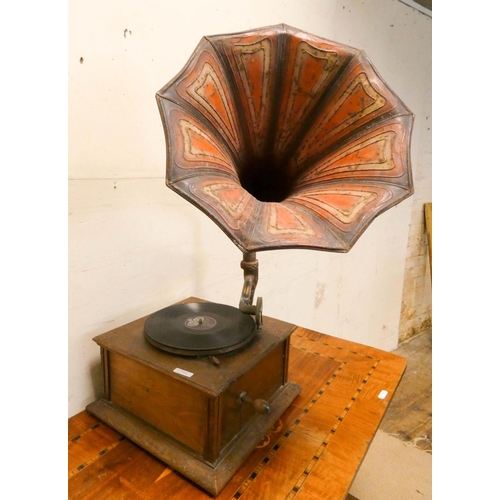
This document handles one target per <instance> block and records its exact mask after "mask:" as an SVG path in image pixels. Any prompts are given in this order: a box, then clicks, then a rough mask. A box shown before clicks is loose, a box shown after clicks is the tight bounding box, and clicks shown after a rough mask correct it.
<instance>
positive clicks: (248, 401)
mask: <svg viewBox="0 0 500 500" xmlns="http://www.w3.org/2000/svg"><path fill="white" fill-rule="evenodd" d="M157 102H158V106H159V109H160V114H161V118H162V122H163V126H164V130H165V138H166V148H167V175H166V183H167V186H168V187H170V188H171V189H172V190H174V191H175V192H177V193H178V194H179V195H181V196H182V197H184V198H185V199H186V200H187V201H189V202H191V203H192V204H194V205H195V206H196V207H198V208H199V209H200V210H202V211H203V212H204V213H205V214H206V215H207V216H208V217H209V218H210V219H212V220H213V221H214V222H215V223H216V224H217V225H218V226H219V227H220V229H221V230H223V231H224V232H225V233H226V235H227V236H228V237H229V238H230V239H231V240H232V241H233V243H234V244H235V245H236V246H237V247H238V248H239V249H240V250H241V251H242V254H243V258H242V261H241V267H242V269H243V289H242V293H241V297H240V299H239V303H238V306H237V307H233V306H230V305H225V304H217V303H211V302H204V301H201V300H199V299H194V298H192V299H187V300H185V301H183V302H181V303H179V304H174V305H171V306H168V307H166V308H164V309H161V310H160V311H157V312H156V313H154V314H152V315H150V316H149V317H145V318H141V319H139V320H137V321H134V322H132V323H130V324H128V325H125V326H123V327H120V328H118V329H116V330H112V331H110V332H108V333H105V334H103V335H99V336H98V337H96V338H95V339H94V340H95V341H96V343H97V344H98V345H99V346H100V347H101V359H102V365H103V372H104V397H103V398H102V399H101V400H99V401H97V402H95V403H92V404H91V405H89V406H88V407H87V409H88V411H89V412H91V413H92V414H94V415H95V416H97V417H98V418H100V419H101V420H103V421H104V422H106V423H107V424H108V425H110V426H111V427H113V428H114V429H116V430H117V431H118V432H120V433H122V434H123V435H125V436H126V437H127V438H129V439H130V440H132V441H134V442H136V443H137V444H139V445H140V446H142V447H143V448H144V449H146V450H148V451H149V452H150V453H152V454H153V455H155V456H157V457H158V458H160V459H161V460H163V461H164V462H166V463H167V464H169V465H170V466H171V467H172V468H174V469H176V470H177V471H179V472H180V473H182V474H184V475H185V476H186V477H188V478H189V479H191V480H192V481H194V482H195V483H196V484H198V485H199V486H201V487H202V488H204V489H205V490H207V491H208V492H209V493H211V494H212V495H217V494H218V493H219V492H220V491H221V489H222V488H223V487H224V485H225V484H226V483H227V482H228V481H229V479H230V478H231V477H232V476H233V475H234V473H235V472H236V471H237V470H238V468H239V467H240V466H241V464H242V463H243V462H244V460H245V459H246V458H247V457H248V455H249V454H250V453H251V452H252V450H253V449H254V448H255V447H256V446H257V445H258V443H259V441H260V440H261V439H262V438H263V436H264V435H265V433H266V432H267V430H268V429H269V428H270V427H271V426H272V425H273V424H274V423H275V422H276V421H277V420H278V419H279V417H280V416H281V415H282V413H283V412H284V411H285V410H286V409H287V408H288V407H289V406H290V405H291V404H292V402H293V400H294V399H295V397H296V396H297V395H298V394H299V393H300V387H299V386H298V385H297V384H294V383H293V382H291V381H289V380H288V368H287V367H288V352H289V342H290V335H291V334H292V333H293V331H294V329H295V326H294V325H291V324H289V323H286V322H283V321H278V320H276V319H272V318H269V317H266V316H263V301H262V298H260V297H259V298H257V300H256V301H255V302H254V295H255V289H256V286H257V282H258V260H257V258H256V253H257V252H258V251H263V250H273V249H284V248H308V249H312V250H323V251H332V252H347V251H349V249H350V248H351V247H352V245H354V243H355V242H356V241H357V239H358V238H359V237H360V235H361V234H362V233H363V231H364V230H365V229H366V227H367V226H368V225H369V224H370V222H371V221H372V220H373V219H374V218H375V217H376V216H377V215H379V214H381V213H382V212H384V211H385V210H387V209H389V208H391V207H392V206H394V205H396V204H397V203H399V202H401V201H402V200H403V199H405V198H407V197H408V196H410V195H411V194H412V193H413V186H412V177H411V169H410V158H409V143H410V134H411V128H412V124H413V115H412V113H411V112H410V111H409V110H408V108H406V106H405V105H404V104H403V103H402V102H401V100H400V99H399V98H398V97H397V96H396V95H395V94H394V93H393V92H392V91H391V90H390V89H389V87H388V86H387V84H386V83H385V82H384V81H383V80H382V79H381V77H380V76H379V75H378V73H377V72H376V70H375V69H374V67H373V66H372V64H371V63H370V61H369V60H368V58H367V57H366V55H365V54H364V53H363V52H362V51H359V50H357V49H354V48H352V47H348V46H345V45H342V44H339V43H335V42H332V41H329V40H325V39H322V38H319V37H316V36H314V35H311V34H308V33H305V32H303V31H300V30H297V29H295V28H291V27H289V26H286V25H279V26H271V27H266V28H260V29H256V30H252V31H248V32H244V33H235V34H229V35H217V36H208V37H204V38H203V39H202V40H201V42H200V43H199V45H198V47H197V48H196V50H195V51H194V53H193V55H192V56H191V58H190V59H189V61H188V62H187V64H186V66H185V67H184V68H183V69H182V71H181V72H180V73H179V74H178V75H177V76H176V77H175V78H174V79H173V80H172V81H171V82H169V83H168V84H167V85H165V86H164V87H163V88H162V89H161V90H160V91H159V92H158V93H157Z"/></svg>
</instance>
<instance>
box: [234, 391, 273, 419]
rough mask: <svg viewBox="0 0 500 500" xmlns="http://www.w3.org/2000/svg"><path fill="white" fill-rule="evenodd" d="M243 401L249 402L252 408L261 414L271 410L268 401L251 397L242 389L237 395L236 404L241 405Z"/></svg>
mask: <svg viewBox="0 0 500 500" xmlns="http://www.w3.org/2000/svg"><path fill="white" fill-rule="evenodd" d="M243 401H244V402H245V403H250V404H251V405H252V406H253V409H254V410H255V411H256V412H258V413H261V414H262V415H266V414H267V413H269V412H270V411H271V407H270V406H269V403H268V402H267V401H266V400H264V399H252V398H251V397H250V396H249V395H248V394H247V393H246V392H245V391H243V392H242V393H241V394H240V395H239V396H238V404H239V405H241V404H243Z"/></svg>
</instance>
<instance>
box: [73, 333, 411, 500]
mask: <svg viewBox="0 0 500 500" xmlns="http://www.w3.org/2000/svg"><path fill="white" fill-rule="evenodd" d="M290 340H291V346H290V366H289V380H291V381H292V382H295V383H297V384H299V385H300V386H301V387H302V392H301V393H300V395H299V396H298V397H297V398H296V399H295V400H294V402H293V404H292V405H291V406H290V407H289V408H288V410H286V412H285V413H284V414H283V416H282V417H281V418H280V419H279V420H278V421H277V422H276V423H275V425H274V427H273V428H272V429H271V431H270V432H269V433H268V434H267V435H266V436H265V438H264V439H263V440H262V442H261V443H260V445H259V446H258V447H257V448H256V449H255V450H254V451H253V453H252V454H251V455H250V456H249V458H248V459H247V460H246V462H245V463H244V465H243V466H242V467H241V468H240V469H239V470H238V472H237V473H236V474H235V475H234V476H233V478H232V479H231V480H230V481H229V483H228V484H227V485H226V487H225V488H224V489H223V490H222V492H221V493H220V494H219V495H218V497H217V499H220V500H232V499H242V500H250V499H252V500H255V499H261V500H281V499H283V500H291V499H294V500H295V499H296V500H306V499H307V500H309V499H310V500H313V499H314V500H324V499H331V500H336V499H339V500H340V499H344V498H346V497H347V495H348V491H349V488H350V486H351V483H352V481H353V480H354V477H355V475H356V473H357V471H358V469H359V467H360V465H361V463H362V461H363V458H364V456H365V454H366V452H367V451H368V447H369V446H370V443H371V441H372V439H373V437H374V435H375V432H376V431H377V428H378V426H379V424H380V421H381V420H382V417H383V416H384V413H385V411H386V409H387V407H388V405H389V402H390V400H391V398H392V396H393V394H394V392H395V390H396V388H397V386H398V383H399V381H400V379H401V377H402V376H403V373H404V370H405V367H406V360H405V359H404V358H402V357H399V356H396V355H394V354H391V353H388V352H385V351H381V350H379V349H374V348H372V347H368V346H364V345H361V344H357V343H354V342H350V341H346V340H343V339H339V338H336V337H331V336H329V335H323V334H321V333H318V332H314V331H312V330H307V329H305V328H301V327H298V328H297V329H296V330H295V331H294V333H293V334H292V336H291V338H290ZM68 433H69V436H68V448H69V449H68V467H69V471H68V476H69V483H68V492H69V495H68V498H69V499H71V500H73V499H75V500H76V499H115V498H119V499H123V500H128V499H130V500H132V499H152V500H153V499H154V500H163V499H165V500H166V499H168V500H186V499H189V500H196V499H208V498H212V497H211V496H210V495H209V494H208V493H206V492H205V491H203V490H201V489H200V488H199V487H197V486H196V485H195V484H194V483H192V482H190V481H189V480H187V479H185V478H184V477H183V476H181V475H180V474H178V473H177V472H175V471H174V470H172V469H171V468H170V467H168V466H167V465H165V464H164V463H162V462H161V461H160V460H158V459H156V458H155V457H153V456H152V455H150V454H149V453H148V452H146V451H144V450H142V449H141V448H139V447H138V446H136V445H135V444H134V443H132V442H130V441H129V440H127V439H126V438H124V437H123V436H121V435H120V434H118V433H117V432H116V431H114V430H112V429H111V428H110V427H108V426H107V425H105V424H104V423H102V422H100V421H99V420H97V419H96V418H94V417H93V416H91V415H90V414H89V413H87V412H86V411H84V412H81V413H79V414H78V415H75V416H74V417H72V418H70V419H69V425H68Z"/></svg>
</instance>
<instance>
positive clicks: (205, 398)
mask: <svg viewBox="0 0 500 500" xmlns="http://www.w3.org/2000/svg"><path fill="white" fill-rule="evenodd" d="M193 300H196V299H189V301H193ZM146 319H147V318H146V317H145V318H141V319H139V320H137V321H134V322H132V323H129V324H128V325H125V326H123V327H120V328H117V329H115V330H112V331H110V332H107V333H104V334H102V335H99V336H98V337H96V338H95V339H94V340H95V342H97V344H99V346H100V347H101V358H102V364H103V372H104V383H105V394H104V397H103V398H102V399H101V400H99V401H97V402H94V403H92V404H90V405H89V406H88V407H87V410H88V411H89V412H90V413H92V414H93V415H95V416H96V417H98V418H100V419H101V420H103V421H104V422H105V423H107V424H108V425H110V426H111V427H113V428H114V429H115V430H117V431H118V432H120V433H121V434H123V435H124V436H126V437H127V438H129V439H130V440H131V441H134V442H135V443H137V444H139V445H140V446H141V447H142V448H144V449H146V450H147V451H149V452H150V453H152V454H153V455H155V456H156V457H158V458H159V459H161V460H163V461H164V462H166V463H167V464H169V465H171V466H172V467H173V468H174V469H176V470H178V471H179V472H181V473H182V474H184V475H185V476H186V477H188V478H190V479H192V480H193V481H194V482H196V483H197V484H199V485H200V486H202V487H203V488H204V489H206V490H207V491H208V492H210V493H212V494H214V495H217V494H218V493H219V492H220V490H221V488H222V487H223V486H224V485H225V484H226V483H227V481H228V480H229V479H230V478H231V477H232V475H233V474H234V473H235V472H236V470H237V469H238V468H239V467H240V466H241V464H242V463H243V461H244V460H245V459H246V458H247V456H248V455H249V454H250V453H251V452H252V450H253V449H254V448H255V446H257V444H258V443H259V441H260V440H261V439H262V436H263V435H264V434H265V433H266V431H267V430H268V429H269V428H270V427H271V426H272V425H273V424H274V423H275V422H276V421H277V420H278V418H279V417H280V416H281V414H282V413H283V412H284V411H285V410H286V408H288V406H289V405H290V404H291V403H292V401H293V400H294V399H295V397H296V396H297V395H298V394H299V392H300V387H299V386H298V385H296V384H293V383H291V382H289V381H288V373H287V367H288V350H289V337H290V334H291V333H292V332H293V330H294V329H295V326H293V325H291V324H289V323H285V322H282V321H278V320H275V319H271V318H265V321H264V325H265V326H263V327H262V329H261V330H260V331H259V332H258V333H257V334H256V336H255V338H254V339H253V341H252V342H251V343H250V344H249V345H248V346H246V347H245V348H244V349H241V350H239V351H237V352H233V353H227V354H224V355H223V356H220V357H219V358H218V360H219V363H220V364H219V365H216V364H214V363H213V362H212V361H211V359H210V358H208V357H202V358H196V357H184V356H177V355H173V354H167V353H165V352H162V351H160V350H158V349H156V348H155V347H153V346H152V345H150V344H149V343H148V342H147V341H146V339H145V337H144V323H145V321H146ZM245 394H246V397H245V399H243V397H242V395H245ZM250 400H253V401H254V404H252V401H250ZM261 400H265V401H266V402H268V403H269V407H270V411H269V412H268V413H265V412H264V413H259V411H257V410H256V409H255V407H254V405H255V406H257V407H258V405H259V404H261V403H262V401H261Z"/></svg>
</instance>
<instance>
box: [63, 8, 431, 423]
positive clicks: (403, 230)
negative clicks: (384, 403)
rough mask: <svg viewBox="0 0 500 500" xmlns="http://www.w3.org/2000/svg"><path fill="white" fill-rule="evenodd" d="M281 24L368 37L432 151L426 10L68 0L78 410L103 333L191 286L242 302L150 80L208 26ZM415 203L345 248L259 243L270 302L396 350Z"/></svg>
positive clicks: (162, 78) (229, 260) (174, 68)
mask: <svg viewBox="0 0 500 500" xmlns="http://www.w3.org/2000/svg"><path fill="white" fill-rule="evenodd" d="M282 22H283V23H286V24H289V25H291V26H294V27H297V28H300V29H303V30H305V31H309V32H311V33H313V34H316V35H319V36H323V37H325V38H329V39H331V40H335V41H338V42H341V43H346V44H348V45H351V46H354V47H356V48H360V49H364V50H365V51H366V53H367V54H368V56H369V57H370V59H371V60H372V62H373V63H374V65H375V66H376V68H377V69H378V70H379V71H380V73H381V74H382V76H383V77H384V79H385V80H386V81H387V82H388V83H389V85H390V86H391V87H392V89H393V90H394V91H395V92H396V93H397V94H398V95H399V96H400V97H401V98H402V100H403V101H404V102H405V103H406V104H407V106H409V108H410V109H412V111H413V112H414V113H415V114H416V126H415V133H414V135H413V144H412V151H413V157H414V158H415V157H417V158H420V157H422V155H421V154H420V151H421V149H422V148H423V147H424V142H426V139H425V138H424V137H423V135H422V127H419V126H418V124H419V121H420V120H421V119H422V117H421V116H420V113H421V110H422V109H424V108H425V106H426V99H427V100H428V99H429V95H428V94H426V92H425V89H426V88H428V87H429V84H428V79H429V78H430V69H429V68H430V63H431V55H430V47H429V45H430V44H429V41H430V33H431V22H430V19H429V18H428V17H426V16H424V15H422V14H420V13H418V12H417V11H415V10H414V9H412V8H410V7H408V6H406V5H404V4H402V3H401V2H399V1H397V0H373V1H369V0H364V1H356V0H343V1H334V0H309V1H308V2H304V1H303V0H286V1H285V0H253V1H252V2H234V1H229V0H219V1H212V2H202V1H199V0H183V1H182V2H173V1H172V2H167V1H159V0H149V1H146V0H143V1H140V2H139V1H133V0H120V1H117V0H109V1H107V2H101V1H97V0H85V1H83V0H70V2H69V64H68V66H69V342H68V347H69V358H68V362H69V381H68V383H69V415H70V416H71V415H73V414H75V413H77V412H79V411H81V410H83V409H84V407H85V406H86V405H87V404H88V403H90V402H91V401H93V400H94V399H95V398H96V397H97V396H98V395H99V394H100V377H101V372H100V367H99V348H98V347H97V345H96V344H95V343H94V342H93V341H92V338H93V337H94V336H96V335H98V334H101V333H104V332H106V331H108V330H110V329H112V328H114V327H117V326H120V325H123V324H125V323H127V322H129V321H132V320H134V319H137V318H139V317H141V316H143V315H145V314H148V313H151V312H153V311H155V310H158V309H160V308H162V307H165V306H167V305H170V304H172V303H173V302H175V301H177V300H180V299H182V298H185V297H188V296H198V297H201V298H204V299H208V300H212V301H216V302H221V303H227V304H230V305H237V303H238V300H239V296H240V292H241V286H242V271H241V269H240V267H239V262H240V260H241V254H240V252H239V250H238V249H237V248H236V247H235V246H234V245H233V244H232V243H231V241H230V240H229V239H228V238H227V237H226V236H225V235H224V234H223V233H222V231H220V230H219V229H218V228H217V227H216V226H215V224H214V223H213V222H212V221H211V220H210V219H208V218H207V217H206V216H204V215H203V214H202V213H201V212H199V211H198V210H197V209H196V208H194V207H193V206H192V205H190V204H189V203H188V202H186V201H184V200H183V199H182V198H181V197H179V196H178V195H176V194H175V193H173V192H172V191H170V190H169V189H168V188H166V187H165V185H164V177H165V144H164V136H163V129H162V125H161V120H160V116H159V113H158V109H157V105H156V102H155V93H156V91H157V90H159V89H160V88H161V87H162V86H163V85H164V84H165V83H166V82H167V81H168V80H170V78H172V77H173V76H174V75H175V74H176V73H177V72H178V71H179V70H180V69H181V68H182V66H183V65H184V63H185V62H186V61H187V59H188V57H189V56H190V54H191V53H192V51H193V50H194V48H195V46H196V45H197V43H198V41H199V40H200V38H201V37H202V36H204V35H211V34H219V33H230V32H235V31H241V30H246V29H250V28H255V27H259V26H266V25H271V24H278V23H282ZM125 30H127V32H126V33H125ZM130 32H131V33H130ZM81 58H82V62H80V61H81ZM411 211H412V201H411V199H409V200H405V201H404V202H403V203H401V204H400V205H398V206H397V207H396V208H393V209H391V210H389V211H388V212H386V213H385V214H383V215H382V216H381V217H379V218H378V219H376V220H375V221H374V223H373V224H372V225H371V226H370V227H369V228H368V230H367V231H366V232H365V233H364V235H363V236H362V237H361V238H360V240H359V241H358V242H357V244H356V245H355V246H354V248H353V249H352V250H351V252H349V253H348V254H329V253H323V252H314V251H306V250H281V251H274V252H263V253H259V254H258V259H259V262H260V280H259V285H258V287H257V295H259V296H262V297H263V298H264V313H265V314H267V315H270V316H275V317H278V318H280V319H284V320H286V321H290V322H293V323H296V324H299V325H301V326H305V327H308V328H312V329H315V330H318V331H321V332H323V333H327V334H331V335H335V336H339V337H343V338H348V339H352V340H355V341H357V342H362V343H366V344H369V345H372V346H376V347H379V348H382V349H387V350H391V349H393V348H395V347H396V345H397V341H398V325H399V318H400V311H401V296H402V287H403V276H404V269H405V255H406V248H407V239H408V227H409V223H410V219H411Z"/></svg>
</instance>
